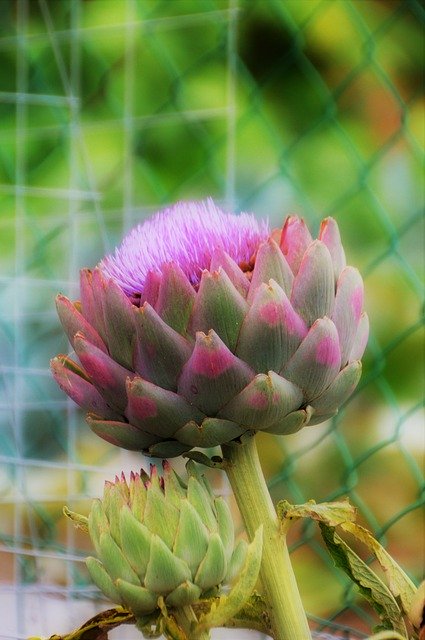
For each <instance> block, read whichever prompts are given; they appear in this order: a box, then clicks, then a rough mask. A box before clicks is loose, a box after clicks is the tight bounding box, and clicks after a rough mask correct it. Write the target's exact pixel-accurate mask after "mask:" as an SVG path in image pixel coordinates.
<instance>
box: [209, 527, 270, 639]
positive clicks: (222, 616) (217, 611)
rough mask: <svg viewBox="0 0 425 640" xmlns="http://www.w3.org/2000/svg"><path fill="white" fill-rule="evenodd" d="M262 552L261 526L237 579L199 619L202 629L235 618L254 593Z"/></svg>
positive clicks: (223, 623) (216, 625) (222, 623)
mask: <svg viewBox="0 0 425 640" xmlns="http://www.w3.org/2000/svg"><path fill="white" fill-rule="evenodd" d="M262 550H263V526H262V525H261V526H260V527H259V528H258V529H257V531H256V533H255V536H254V539H253V541H252V542H251V544H250V545H249V547H248V550H247V554H246V560H245V564H244V566H243V569H242V571H241V573H240V574H239V577H238V579H237V581H236V583H235V585H234V586H233V588H232V589H231V590H230V592H229V594H228V595H227V596H222V597H221V598H220V599H219V601H218V603H217V604H215V603H214V604H213V605H212V607H211V609H210V611H209V612H208V613H207V614H206V615H204V616H201V618H200V621H199V622H200V627H199V628H202V629H211V628H214V627H220V626H223V625H225V624H226V623H227V621H228V620H230V619H231V618H233V617H234V616H236V614H237V613H238V612H239V611H240V610H241V609H242V607H243V606H244V605H245V603H246V602H247V601H248V599H249V597H250V596H251V594H252V593H253V591H254V587H255V584H256V582H257V579H258V573H259V571H260V564H261V556H262Z"/></svg>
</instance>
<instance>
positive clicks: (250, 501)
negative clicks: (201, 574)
mask: <svg viewBox="0 0 425 640" xmlns="http://www.w3.org/2000/svg"><path fill="white" fill-rule="evenodd" d="M222 451H223V458H224V465H223V467H224V470H225V471H226V473H227V476H228V478H229V481H230V484H231V487H232V489H233V492H234V494H235V498H236V502H237V504H238V507H239V510H240V512H241V514H242V518H243V520H244V523H245V527H246V530H247V533H248V535H249V538H250V539H251V540H252V539H253V537H254V534H255V531H256V530H257V529H258V527H259V526H260V525H261V524H263V526H264V538H263V557H262V562H261V569H260V578H261V581H262V585H263V589H264V596H265V599H266V602H267V605H268V611H267V613H268V615H269V617H270V620H271V627H272V630H273V638H274V640H309V639H311V634H310V630H309V626H308V622H307V618H306V614H305V611H304V607H303V604H302V602H301V597H300V594H299V591H298V586H297V582H296V579H295V575H294V571H293V568H292V565H291V560H290V557H289V551H288V546H287V542H286V535H285V533H284V532H283V531H282V528H281V527H280V525H279V521H278V518H277V515H276V511H275V508H274V506H273V502H272V500H271V497H270V494H269V491H268V489H267V485H266V482H265V479H264V475H263V472H262V469H261V465H260V460H259V458H258V452H257V446H256V442H255V437H254V436H253V437H250V438H248V439H247V440H245V442H244V443H243V444H226V445H222Z"/></svg>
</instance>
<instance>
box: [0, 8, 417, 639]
mask: <svg viewBox="0 0 425 640" xmlns="http://www.w3.org/2000/svg"><path fill="white" fill-rule="evenodd" d="M423 26H424V11H423V8H422V7H421V3H420V2H419V1H417V0H401V1H400V0H257V1H256V0H162V1H161V0H39V1H38V0H1V1H0V465H1V466H0V514H1V515H0V613H1V619H2V624H1V629H0V638H2V639H3V640H4V639H5V638H14V639H17V638H23V637H25V635H28V634H40V635H42V634H45V635H50V634H52V633H54V632H65V631H66V630H70V629H71V628H72V627H74V626H76V625H77V624H80V623H81V622H82V621H83V620H84V619H85V618H87V617H89V616H90V615H92V614H93V613H94V612H95V611H97V610H99V609H100V608H102V607H103V608H105V607H106V605H105V602H102V601H101V600H100V599H99V594H98V593H97V592H96V590H95V589H94V588H93V587H92V586H91V584H90V582H89V580H88V576H87V573H86V571H85V567H84V564H83V562H82V557H83V556H84V554H85V553H86V551H87V549H88V548H89V545H88V542H87V540H86V539H85V537H84V535H82V534H80V533H79V532H78V531H76V530H74V529H73V528H72V526H70V525H68V524H67V522H65V519H64V517H63V516H62V506H63V504H67V505H68V506H69V507H70V508H71V509H74V510H81V511H87V509H88V507H89V504H90V500H91V498H92V497H93V496H97V495H99V493H100V492H101V490H102V484H103V480H104V479H105V478H111V477H113V476H114V475H115V473H116V472H117V471H120V470H121V469H124V470H129V469H131V468H134V467H135V468H137V467H138V466H140V464H141V462H142V461H141V459H140V457H139V456H137V455H135V454H129V453H127V452H122V451H119V450H118V449H115V448H114V447H112V446H110V445H107V444H106V443H103V442H102V441H100V440H99V439H97V438H96V437H95V436H94V435H93V434H91V433H90V432H89V429H88V427H87V426H86V425H85V423H84V418H83V415H82V413H81V412H80V411H79V410H77V409H76V408H75V407H74V406H73V404H72V403H71V401H69V400H68V399H67V398H65V397H64V395H63V394H62V393H61V392H60V390H59V389H58V388H56V386H55V384H54V383H53V382H52V380H51V377H50V374H49V370H48V363H49V359H50V357H52V356H53V355H55V354H56V353H58V352H65V353H66V352H68V350H69V346H68V345H67V342H66V340H65V338H64V335H63V332H62V330H61V328H60V326H59V322H58V319H57V317H56V313H55V308H54V297H55V295H56V293H57V292H58V291H61V292H64V293H66V294H67V295H69V296H71V297H74V298H76V297H77V296H78V290H77V280H78V270H79V268H81V267H83V266H94V265H95V264H96V263H97V261H98V260H99V259H100V258H101V257H102V256H103V255H104V254H105V253H106V252H109V251H111V250H112V249H113V247H114V246H115V245H116V243H118V242H119V241H120V238H121V237H122V235H123V233H124V232H125V231H126V230H128V229H129V228H130V227H131V226H132V225H133V224H134V223H136V222H138V221H140V220H142V219H143V218H145V217H146V216H148V215H149V214H150V213H152V212H153V211H155V210H157V209H158V208H160V207H163V206H165V205H167V204H169V203H171V202H174V201H176V200H178V199H189V198H190V199H193V198H197V199H198V198H204V197H206V196H209V195H211V196H213V197H214V198H215V199H216V200H217V201H218V202H219V203H221V204H222V205H223V206H224V207H226V208H228V209H234V210H249V211H253V212H254V213H255V214H256V215H258V216H268V218H269V219H270V222H271V224H272V225H273V226H278V225H280V224H281V223H282V221H283V219H284V216H285V215H287V214H288V213H298V214H301V215H303V216H304V217H305V218H306V219H307V220H308V223H309V224H310V225H311V226H312V227H313V229H315V230H317V229H318V224H319V220H320V219H321V218H322V217H324V216H325V215H332V216H334V217H335V218H336V219H337V220H338V223H339V225H340V228H341V232H342V236H343V240H344V244H345V247H346V253H347V255H348V258H349V262H350V263H351V264H355V265H356V266H358V267H359V268H360V270H361V272H362V274H363V276H364V278H365V285H366V308H367V310H368V311H369V314H370V318H371V326H372V331H371V338H370V342H369V347H368V350H367V353H366V357H365V367H364V374H363V378H362V381H361V384H360V386H359V389H358V391H357V393H356V395H355V397H354V398H353V399H352V400H351V401H350V402H349V403H348V404H347V405H346V407H345V408H344V410H342V411H341V412H340V414H339V415H338V416H337V417H336V418H335V419H334V420H333V421H331V422H328V423H325V424H324V425H319V426H315V427H312V428H311V429H308V428H306V429H304V430H303V431H302V432H301V433H299V434H297V435H294V436H289V437H286V438H275V437H272V436H268V437H260V447H261V457H262V462H263V464H264V468H265V471H266V472H267V476H268V479H269V482H270V487H271V490H272V493H273V496H274V498H275V499H276V500H277V499H279V498H283V497H285V498H287V499H288V500H290V501H293V502H296V503H300V502H304V501H305V500H307V499H308V498H314V499H315V500H317V501H320V500H331V499H337V498H341V497H343V496H349V497H350V499H351V500H352V502H353V503H354V504H355V505H356V506H357V507H358V509H359V513H360V521H362V522H363V523H364V524H366V525H367V526H368V527H369V528H371V529H372V530H373V531H374V532H375V534H376V535H377V536H378V537H379V539H380V540H381V541H383V542H384V544H385V545H386V547H387V549H388V550H389V551H390V553H392V554H393V555H394V556H395V558H396V559H397V560H398V562H399V563H400V564H401V565H402V566H403V567H404V568H405V570H406V571H407V572H408V573H409V575H411V577H412V578H414V579H415V580H419V579H420V578H421V573H422V567H423V564H424V563H423V560H424V545H423V539H424V533H425V528H424V519H423V495H424V493H423V492H424V481H423V467H424V451H425V445H424V430H423V426H424V423H423V414H422V413H421V406H422V405H421V398H422V389H423V382H424V380H423V356H422V349H423V336H422V335H421V332H420V328H421V298H422V283H421V279H422V275H423V256H422V233H423V217H422V209H423V205H424V191H423V182H422V176H421V169H422V167H423V159H424V157H423V139H424V138H423V130H422V129H423V123H424V120H423V104H424V99H423V75H422V70H421V64H422V62H423V57H424V56H423V54H424V35H423V33H424V32H423ZM177 467H179V468H181V467H182V465H181V463H179V462H177ZM214 482H215V483H216V486H217V489H220V490H224V491H225V490H226V488H227V487H226V485H224V484H223V480H222V479H221V478H220V477H218V475H217V476H215V477H214ZM292 547H293V559H294V564H295V568H296V572H297V575H298V578H299V582H300V588H301V591H302V594H303V598H304V601H305V604H306V607H307V610H308V612H309V614H310V619H311V622H312V625H313V626H315V627H316V628H317V629H318V630H322V631H327V632H334V633H340V634H341V635H342V634H343V632H344V633H345V635H344V636H343V637H344V638H348V637H350V638H362V637H365V635H366V634H367V631H368V630H369V629H370V625H371V624H374V623H375V622H376V619H375V618H374V617H373V616H372V615H371V613H370V610H368V609H367V607H365V606H364V605H363V604H362V602H361V601H360V600H359V599H358V597H357V594H356V592H355V591H354V590H352V589H351V588H350V586H349V584H348V582H347V580H346V579H345V577H344V576H343V575H342V574H341V573H340V572H339V571H337V570H336V569H335V568H334V567H333V566H332V563H331V562H330V560H329V559H328V557H327V555H326V552H325V550H324V548H323V546H322V544H321V542H320V540H319V538H318V536H317V533H316V530H315V528H314V526H312V525H308V524H307V525H305V524H304V525H303V526H301V525H300V526H297V527H294V531H293V534H292ZM344 630H345V631H344ZM347 630H351V631H350V632H349V633H348V631H347ZM125 633H126V635H125V634H124V631H120V632H119V633H118V634H117V633H115V635H113V634H111V637H115V638H124V637H126V638H127V637H128V638H135V637H136V636H135V635H134V631H133V632H132V631H131V630H128V631H127V632H125ZM216 637H224V635H217V636H216ZM232 637H235V636H232ZM245 637H247V635H246V634H245ZM253 637H254V636H253ZM256 637H258V636H256Z"/></svg>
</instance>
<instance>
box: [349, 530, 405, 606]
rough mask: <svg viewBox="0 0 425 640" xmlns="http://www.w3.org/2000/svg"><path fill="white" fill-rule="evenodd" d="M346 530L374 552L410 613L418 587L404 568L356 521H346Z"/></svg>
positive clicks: (397, 596)
mask: <svg viewBox="0 0 425 640" xmlns="http://www.w3.org/2000/svg"><path fill="white" fill-rule="evenodd" d="M342 528H343V529H344V531H348V532H349V533H351V534H352V535H353V536H355V537H356V538H357V539H358V540H361V542H363V543H364V544H365V545H366V546H367V547H368V549H370V551H372V553H373V554H374V556H375V557H376V559H377V560H378V562H379V564H380V565H381V567H382V569H383V570H384V572H385V575H386V578H387V580H388V586H389V589H390V591H391V593H392V594H393V596H394V597H395V598H399V599H400V602H401V605H402V608H403V613H406V614H407V613H409V611H410V608H411V606H412V601H413V598H414V596H415V594H416V592H417V589H416V587H415V585H414V584H413V582H412V581H411V580H410V578H409V577H408V576H407V575H406V574H405V573H404V571H403V569H402V568H401V567H400V566H399V565H398V564H397V562H396V561H395V560H394V559H393V558H392V557H391V556H390V554H389V553H387V551H385V549H384V547H383V546H382V545H381V544H379V542H378V541H377V540H376V539H375V538H374V537H373V536H372V534H371V533H370V531H368V530H367V529H365V528H364V527H362V526H360V525H359V524H356V523H355V522H345V523H343V525H342Z"/></svg>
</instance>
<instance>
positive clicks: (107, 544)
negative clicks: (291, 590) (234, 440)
mask: <svg viewBox="0 0 425 640" xmlns="http://www.w3.org/2000/svg"><path fill="white" fill-rule="evenodd" d="M163 469H164V474H163V476H162V477H160V476H159V475H158V472H157V469H156V467H155V466H153V465H152V466H151V472H150V476H148V474H146V473H145V472H144V471H143V470H142V471H141V473H140V474H138V473H133V472H132V473H131V476H130V480H129V482H128V483H127V481H126V479H125V476H124V474H122V476H121V478H118V477H116V479H115V482H106V483H105V489H104V494H103V499H101V500H100V499H98V500H95V501H94V502H93V505H92V508H91V511H90V514H89V517H88V521H87V524H88V531H89V534H90V537H91V540H92V542H93V545H94V547H95V550H96V554H97V558H94V557H89V558H87V560H86V565H87V568H88V570H89V573H90V575H91V577H92V579H93V581H94V583H95V584H96V585H97V586H98V587H99V589H100V590H101V591H102V592H103V593H104V594H105V595H106V596H107V597H108V598H110V599H111V600H113V601H114V602H116V603H119V604H122V605H123V606H125V607H127V608H128V609H129V610H130V611H132V613H133V614H134V615H135V616H136V618H143V616H146V615H147V614H149V613H152V612H154V611H155V610H156V609H157V608H158V606H159V604H160V602H161V601H159V599H160V598H162V600H163V601H164V603H165V605H166V606H167V607H172V608H175V609H181V608H183V607H186V606H188V605H191V604H193V603H194V602H196V601H197V600H199V599H200V598H205V597H209V596H211V595H216V593H217V592H218V589H219V588H220V587H221V586H222V584H223V583H228V582H232V581H233V578H234V576H236V575H238V574H239V573H240V571H241V569H242V568H244V567H245V572H246V570H247V567H248V565H250V566H249V570H250V571H251V572H253V575H252V577H251V579H250V589H251V590H252V587H253V585H254V584H255V581H256V578H257V575H258V570H259V565H260V558H261V532H259V535H257V536H256V540H255V542H254V543H252V544H251V545H248V544H247V543H246V541H245V540H240V541H239V543H238V544H237V545H236V546H235V543H234V527H233V520H232V516H231V513H230V510H229V507H228V506H227V504H226V502H225V501H224V499H223V498H221V497H214V495H213V494H212V491H211V488H210V486H209V483H208V481H207V480H206V479H205V477H204V476H202V475H200V474H198V472H197V471H196V468H195V465H194V463H193V462H189V463H188V465H187V469H188V473H189V477H188V482H187V484H185V483H184V482H183V480H182V479H181V478H180V477H179V476H178V475H177V474H176V473H175V472H173V470H172V469H171V466H170V465H169V463H168V462H167V461H164V462H163ZM68 515H69V516H70V517H71V518H72V519H73V520H74V521H76V523H77V524H78V525H79V526H81V522H82V520H85V519H84V518H83V516H79V515H77V514H73V513H72V512H68ZM84 526H85V524H84ZM254 547H256V548H255V549H254ZM250 556H251V557H250ZM254 556H255V557H254ZM236 584H237V581H236ZM245 586H246V585H245ZM249 595H250V591H248V592H247V593H246V594H245V598H247V597H248V596H249ZM239 606H240V605H239Z"/></svg>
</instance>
